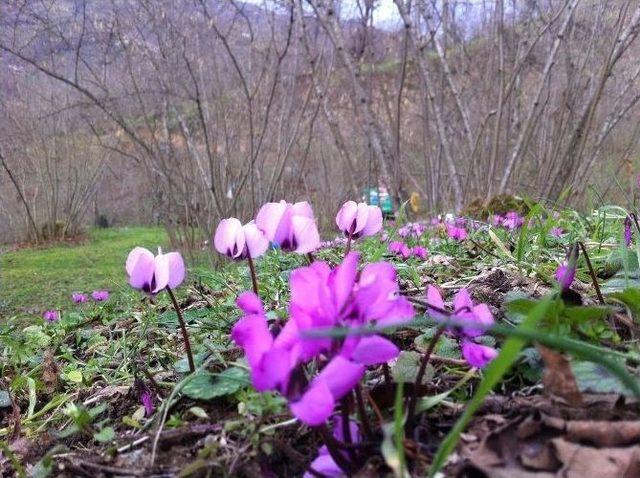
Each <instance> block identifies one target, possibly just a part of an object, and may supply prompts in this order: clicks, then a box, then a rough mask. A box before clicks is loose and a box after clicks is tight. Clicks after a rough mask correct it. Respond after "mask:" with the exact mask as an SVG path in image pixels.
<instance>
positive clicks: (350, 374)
mask: <svg viewBox="0 0 640 478" xmlns="http://www.w3.org/2000/svg"><path fill="white" fill-rule="evenodd" d="M363 375H364V366H363V365H360V364H357V363H353V362H351V361H349V360H347V359H345V358H344V357H341V356H339V355H338V356H336V357H334V358H333V359H331V361H330V362H329V363H328V364H327V365H325V367H324V368H323V369H322V371H321V372H320V373H319V374H318V376H317V377H316V378H315V380H314V381H313V382H314V383H315V382H316V381H322V382H325V383H326V384H327V386H328V387H329V390H331V394H332V395H333V398H334V399H335V400H340V399H341V398H342V397H344V396H345V395H346V394H347V393H348V392H350V391H351V390H353V388H354V387H355V386H356V384H357V383H358V382H359V381H360V379H361V378H362V377H363Z"/></svg>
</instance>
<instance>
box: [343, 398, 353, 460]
mask: <svg viewBox="0 0 640 478" xmlns="http://www.w3.org/2000/svg"><path fill="white" fill-rule="evenodd" d="M350 398H351V395H350V394H348V395H346V396H345V397H344V398H343V399H342V403H341V404H340V415H341V417H342V420H341V421H342V436H343V440H344V443H345V444H346V445H347V453H348V454H349V459H350V460H351V462H354V461H355V459H356V456H355V452H354V451H353V449H352V448H351V447H350V445H352V444H353V437H352V436H351V426H350V425H351V423H349V422H350V420H349V399H350Z"/></svg>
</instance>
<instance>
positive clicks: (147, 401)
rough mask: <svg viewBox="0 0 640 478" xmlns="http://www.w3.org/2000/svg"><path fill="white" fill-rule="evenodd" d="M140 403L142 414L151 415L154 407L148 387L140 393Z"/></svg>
mask: <svg viewBox="0 0 640 478" xmlns="http://www.w3.org/2000/svg"><path fill="white" fill-rule="evenodd" d="M140 403H142V406H143V407H144V414H145V415H146V416H147V417H150V416H151V415H153V411H154V410H155V407H154V406H153V396H152V395H151V392H150V391H149V389H146V388H145V390H143V392H142V393H141V394H140Z"/></svg>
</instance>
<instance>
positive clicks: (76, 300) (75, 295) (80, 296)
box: [71, 292, 87, 304]
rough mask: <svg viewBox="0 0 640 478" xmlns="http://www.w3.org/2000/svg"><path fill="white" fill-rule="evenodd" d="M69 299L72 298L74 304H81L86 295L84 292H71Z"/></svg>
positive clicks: (85, 299) (84, 300)
mask: <svg viewBox="0 0 640 478" xmlns="http://www.w3.org/2000/svg"><path fill="white" fill-rule="evenodd" d="M71 300H73V302H74V303H75V304H82V303H83V302H86V301H87V296H86V294H82V293H80V292H74V293H73V294H71Z"/></svg>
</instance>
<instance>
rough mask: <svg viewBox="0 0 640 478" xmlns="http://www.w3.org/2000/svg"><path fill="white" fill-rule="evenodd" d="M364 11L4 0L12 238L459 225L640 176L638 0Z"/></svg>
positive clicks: (578, 199) (582, 196)
mask: <svg viewBox="0 0 640 478" xmlns="http://www.w3.org/2000/svg"><path fill="white" fill-rule="evenodd" d="M389 1H390V0H389ZM347 3H349V2H345V3H344V4H341V2H327V1H315V0H314V1H297V0H295V1H278V2H275V1H274V2H270V1H269V2H266V3H264V4H262V5H260V4H256V3H242V2H238V1H231V0H229V1H206V0H198V1H195V2H194V1H188V0H180V1H161V2H153V3H150V2H146V1H143V0H123V1H110V2H89V1H86V0H48V1H44V2H43V1H35V0H11V1H8V2H4V3H3V6H2V7H0V8H1V9H2V12H1V13H2V15H1V17H2V27H1V28H2V30H1V33H0V57H1V59H2V65H3V67H2V71H3V74H2V78H1V79H0V81H1V85H2V87H1V90H0V104H1V105H2V112H3V114H2V115H1V117H0V125H1V130H2V136H1V137H0V154H1V162H2V163H1V165H2V168H0V170H1V172H2V174H1V175H0V191H1V193H2V202H1V203H0V220H1V221H2V223H3V224H4V225H8V227H4V228H3V230H2V239H3V240H5V241H8V240H22V239H25V238H31V239H43V238H49V237H53V236H63V235H73V234H74V233H76V232H77V231H78V230H80V229H81V228H82V226H83V225H86V224H92V223H115V224H131V223H146V224H149V223H159V224H164V225H166V226H167V227H168V228H169V229H170V230H171V231H172V233H173V236H174V237H175V238H176V240H178V241H179V240H191V241H193V240H196V239H195V237H196V236H197V237H198V238H201V237H202V235H201V234H204V235H205V236H209V235H210V234H211V232H212V230H213V225H214V224H216V223H217V221H218V220H219V219H220V218H221V217H226V216H228V215H230V214H234V215H237V216H240V217H248V216H249V215H250V214H253V213H254V212H255V210H256V208H257V206H258V205H259V204H261V203H263V202H264V201H268V200H274V199H276V198H279V197H283V196H286V197H288V198H290V199H295V198H297V197H306V198H310V200H311V201H312V202H313V203H315V204H316V205H317V206H316V207H318V208H320V209H322V208H325V207H326V208H327V211H330V210H331V211H332V210H334V209H335V207H336V206H337V205H338V204H340V203H341V202H342V201H343V200H344V199H345V198H347V197H360V196H361V195H362V194H363V192H364V190H365V188H369V187H379V186H384V187H386V188H387V189H388V190H389V191H390V193H391V195H392V197H393V198H394V199H395V201H396V203H397V204H399V203H400V202H401V201H404V200H406V199H408V197H409V194H410V193H412V192H417V193H418V194H419V195H420V197H421V198H422V200H423V204H424V207H425V209H426V210H428V211H441V210H454V209H456V210H460V209H462V208H463V206H465V205H466V204H468V203H469V202H471V201H474V200H480V201H482V200H485V199H487V198H490V197H492V196H493V195H495V194H502V193H516V194H526V195H530V196H532V197H534V198H545V199H548V200H551V201H555V200H558V199H562V200H563V201H569V203H571V204H573V205H580V204H584V203H585V201H590V200H592V199H593V197H594V194H596V195H597V196H606V195H607V194H613V195H618V196H619V195H620V194H621V193H624V191H626V190H628V189H629V187H630V185H631V184H634V183H635V180H634V179H630V178H632V177H633V176H634V175H635V172H636V171H637V158H638V127H639V126H638V125H639V124H640V122H639V121H638V118H639V117H640V116H639V113H638V105H637V103H638V100H640V79H639V76H640V62H639V61H638V59H639V58H640V46H639V44H638V41H637V35H638V33H639V30H640V6H639V5H638V4H637V2H635V1H633V0H602V1H601V0H544V1H542V0H530V1H526V2H524V1H523V2H517V1H513V2H510V1H503V0H495V1H490V2H464V1H457V0H448V1H445V2H435V1H429V0H418V1H408V0H395V2H394V3H395V12H396V16H397V21H398V28H395V29H391V28H381V27H380V26H378V25H377V24H375V23H374V21H373V18H374V13H375V11H376V9H377V8H379V2H377V1H366V0H364V1H358V2H353V4H351V3H349V5H350V6H351V7H352V10H353V12H355V14H350V15H349V16H346V15H345V14H343V13H341V9H342V8H346V4H347ZM605 171H606V172H608V173H610V174H609V176H607V178H608V179H605V178H604V176H603V175H602V174H601V173H602V172H605ZM611 176H616V177H617V178H618V180H619V183H620V184H619V185H615V186H614V185H612V181H611V179H610V177H611ZM594 191H595V192H594ZM194 230H197V231H198V233H197V234H195V235H194V233H193V231H194ZM189 238H191V239H189Z"/></svg>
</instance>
